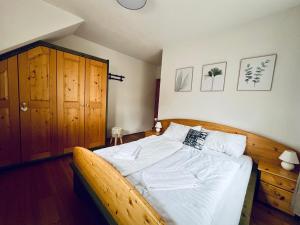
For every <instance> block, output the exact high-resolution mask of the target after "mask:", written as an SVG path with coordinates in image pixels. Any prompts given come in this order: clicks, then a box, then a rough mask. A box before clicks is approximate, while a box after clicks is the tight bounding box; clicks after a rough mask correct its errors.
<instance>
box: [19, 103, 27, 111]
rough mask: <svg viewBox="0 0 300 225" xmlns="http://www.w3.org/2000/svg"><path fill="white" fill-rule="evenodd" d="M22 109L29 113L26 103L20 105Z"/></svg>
mask: <svg viewBox="0 0 300 225" xmlns="http://www.w3.org/2000/svg"><path fill="white" fill-rule="evenodd" d="M20 109H21V111H22V112H27V110H28V107H27V103H26V102H22V103H21V105H20Z"/></svg>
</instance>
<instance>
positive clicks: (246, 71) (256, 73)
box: [237, 54, 277, 91]
mask: <svg viewBox="0 0 300 225" xmlns="http://www.w3.org/2000/svg"><path fill="white" fill-rule="evenodd" d="M276 61H277V54H269V55H261V56H255V57H248V58H243V59H241V60H240V68H239V78H238V84H237V91H271V90H272V86H273V79H274V72H275V67H276Z"/></svg>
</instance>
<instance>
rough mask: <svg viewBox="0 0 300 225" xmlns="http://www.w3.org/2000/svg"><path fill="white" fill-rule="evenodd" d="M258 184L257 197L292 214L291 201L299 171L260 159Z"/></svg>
mask: <svg viewBox="0 0 300 225" xmlns="http://www.w3.org/2000/svg"><path fill="white" fill-rule="evenodd" d="M258 169H259V170H260V185H259V192H258V199H259V200H260V201H261V202H263V203H266V204H269V205H271V206H273V207H275V208H277V209H279V210H281V211H284V212H286V213H288V214H291V215H294V214H293V212H292V210H291V201H292V197H293V193H294V190H295V187H296V183H297V178H298V174H299V172H298V171H297V170H296V171H287V170H284V169H283V168H281V166H280V165H275V164H269V163H266V162H263V161H260V162H259V164H258Z"/></svg>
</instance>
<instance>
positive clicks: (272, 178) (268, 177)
mask: <svg viewBox="0 0 300 225" xmlns="http://www.w3.org/2000/svg"><path fill="white" fill-rule="evenodd" d="M260 180H262V181H264V182H265V183H268V184H272V185H274V186H276V187H280V188H282V189H284V190H287V191H290V192H294V190H295V188H296V182H295V181H292V180H288V179H285V178H282V177H279V176H276V175H273V174H270V173H266V172H263V171H261V174H260Z"/></svg>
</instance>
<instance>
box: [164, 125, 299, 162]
mask: <svg viewBox="0 0 300 225" xmlns="http://www.w3.org/2000/svg"><path fill="white" fill-rule="evenodd" d="M170 122H174V123H179V124H183V125H187V126H199V125H200V126H202V127H203V128H206V129H209V130H218V131H223V132H227V133H233V134H242V135H245V136H247V146H246V155H249V156H250V157H251V158H252V159H253V160H254V162H256V163H258V161H259V160H264V161H267V162H270V163H276V164H280V160H279V159H278V157H279V155H280V154H281V153H282V152H283V151H284V150H286V149H291V148H290V147H288V146H286V145H283V144H281V143H278V142H276V141H273V140H271V139H269V138H266V137H263V136H260V135H257V134H253V133H250V132H247V131H244V130H241V129H237V128H234V127H230V126H226V125H222V124H217V123H212V122H206V121H199V120H191V119H165V120H161V123H162V127H163V131H164V130H165V129H167V128H168V126H169V125H170ZM299 156H300V154H299V152H298V157H299Z"/></svg>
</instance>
